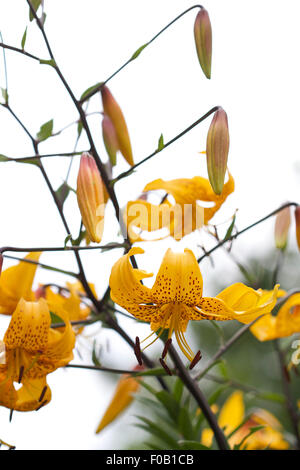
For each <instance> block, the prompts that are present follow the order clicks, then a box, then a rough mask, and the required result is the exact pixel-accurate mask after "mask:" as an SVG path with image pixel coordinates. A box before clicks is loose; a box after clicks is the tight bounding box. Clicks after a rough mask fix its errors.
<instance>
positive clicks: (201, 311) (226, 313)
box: [191, 297, 234, 321]
mask: <svg viewBox="0 0 300 470" xmlns="http://www.w3.org/2000/svg"><path fill="white" fill-rule="evenodd" d="M233 318H234V311H233V310H232V309H231V308H229V307H228V306H227V305H226V304H225V302H223V300H221V299H218V298H216V297H203V298H202V299H201V300H200V301H199V302H198V304H197V306H195V308H194V309H193V313H192V314H191V320H220V321H222V320H233Z"/></svg>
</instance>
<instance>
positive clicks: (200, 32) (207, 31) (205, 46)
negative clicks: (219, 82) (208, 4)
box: [194, 8, 212, 78]
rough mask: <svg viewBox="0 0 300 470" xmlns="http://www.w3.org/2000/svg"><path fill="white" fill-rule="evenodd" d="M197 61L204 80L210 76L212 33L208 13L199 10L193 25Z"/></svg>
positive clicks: (203, 9)
mask: <svg viewBox="0 0 300 470" xmlns="http://www.w3.org/2000/svg"><path fill="white" fill-rule="evenodd" d="M194 36H195V44H196V49H197V54H198V59H199V62H200V65H201V68H202V70H203V73H204V75H205V76H206V78H210V76H211V53H212V31H211V23H210V19H209V16H208V12H207V11H206V10H205V8H201V10H200V11H199V13H198V15H197V16H196V20H195V24H194Z"/></svg>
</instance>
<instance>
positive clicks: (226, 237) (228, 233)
mask: <svg viewBox="0 0 300 470" xmlns="http://www.w3.org/2000/svg"><path fill="white" fill-rule="evenodd" d="M235 219H236V215H235V214H234V216H233V218H232V222H231V224H230V225H229V228H228V230H227V232H226V235H225V237H224V240H223V241H225V240H229V238H230V237H231V234H232V230H233V228H234V224H235Z"/></svg>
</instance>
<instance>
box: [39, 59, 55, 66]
mask: <svg viewBox="0 0 300 470" xmlns="http://www.w3.org/2000/svg"><path fill="white" fill-rule="evenodd" d="M40 64H45V65H51V67H56V63H55V60H53V59H48V60H44V59H40Z"/></svg>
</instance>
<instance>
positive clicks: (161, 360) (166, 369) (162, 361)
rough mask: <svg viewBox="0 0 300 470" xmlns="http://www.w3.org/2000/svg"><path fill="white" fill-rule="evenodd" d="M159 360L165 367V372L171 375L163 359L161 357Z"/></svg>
mask: <svg viewBox="0 0 300 470" xmlns="http://www.w3.org/2000/svg"><path fill="white" fill-rule="evenodd" d="M159 362H160V364H161V365H162V367H163V368H164V369H165V371H166V372H167V374H168V375H173V374H172V372H171V370H170V369H169V367H168V366H167V364H166V363H165V361H164V360H163V358H162V357H161V358H160V359H159Z"/></svg>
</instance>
